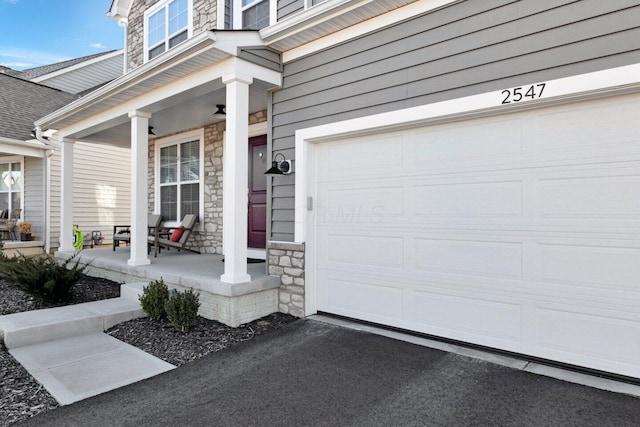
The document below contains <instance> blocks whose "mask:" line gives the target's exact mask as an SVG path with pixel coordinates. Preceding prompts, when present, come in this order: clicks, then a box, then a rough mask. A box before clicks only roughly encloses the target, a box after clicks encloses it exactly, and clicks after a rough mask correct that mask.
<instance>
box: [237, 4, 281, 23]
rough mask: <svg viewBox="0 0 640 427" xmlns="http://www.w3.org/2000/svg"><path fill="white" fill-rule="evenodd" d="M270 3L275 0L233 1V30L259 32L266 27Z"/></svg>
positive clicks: (269, 15) (269, 14)
mask: <svg viewBox="0 0 640 427" xmlns="http://www.w3.org/2000/svg"><path fill="white" fill-rule="evenodd" d="M270 1H275V0H234V4H233V10H234V25H233V27H234V28H242V29H243V30H260V29H262V28H265V27H268V26H269V23H270V17H271V5H270Z"/></svg>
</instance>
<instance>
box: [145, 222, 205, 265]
mask: <svg viewBox="0 0 640 427" xmlns="http://www.w3.org/2000/svg"><path fill="white" fill-rule="evenodd" d="M197 219H198V217H196V216H195V215H193V214H187V215H185V216H184V218H182V223H181V224H180V225H179V226H178V227H167V228H163V229H162V230H159V231H158V232H157V233H156V234H155V235H153V236H149V237H148V248H151V246H153V247H154V254H153V256H154V257H155V258H157V257H158V252H159V251H160V249H161V248H166V249H171V248H174V249H177V250H178V251H179V250H181V249H184V250H186V251H190V252H194V253H200V252H198V251H195V250H193V249H190V248H188V247H187V243H188V242H189V237H190V236H191V232H192V231H193V227H194V226H195V225H196V220H197ZM162 236H168V238H165V237H162Z"/></svg>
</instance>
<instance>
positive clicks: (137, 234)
mask: <svg viewBox="0 0 640 427" xmlns="http://www.w3.org/2000/svg"><path fill="white" fill-rule="evenodd" d="M129 118H130V119H131V244H130V245H129V247H130V250H131V254H130V258H129V260H128V261H127V264H129V265H132V266H136V265H148V264H151V260H149V256H148V254H147V234H148V233H147V225H148V224H147V211H148V210H149V207H148V200H149V188H148V179H149V175H148V172H149V160H148V156H149V135H148V133H149V119H150V118H151V114H150V113H147V112H144V111H139V110H134V111H131V112H129Z"/></svg>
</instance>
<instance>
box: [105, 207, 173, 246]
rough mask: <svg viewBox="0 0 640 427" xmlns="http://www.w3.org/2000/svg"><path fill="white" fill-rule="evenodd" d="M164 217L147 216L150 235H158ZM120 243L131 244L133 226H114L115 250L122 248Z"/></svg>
mask: <svg viewBox="0 0 640 427" xmlns="http://www.w3.org/2000/svg"><path fill="white" fill-rule="evenodd" d="M161 222H162V215H156V214H149V216H147V226H148V227H149V235H153V236H155V235H157V233H158V229H159V227H160V223H161ZM120 242H125V243H126V244H130V243H131V226H130V225H114V226H113V250H114V251H115V250H116V247H117V246H120Z"/></svg>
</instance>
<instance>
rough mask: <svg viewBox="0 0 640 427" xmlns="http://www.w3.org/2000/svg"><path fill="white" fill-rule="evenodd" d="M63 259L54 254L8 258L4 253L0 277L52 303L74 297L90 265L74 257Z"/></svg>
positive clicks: (0, 260)
mask: <svg viewBox="0 0 640 427" xmlns="http://www.w3.org/2000/svg"><path fill="white" fill-rule="evenodd" d="M76 256H77V254H76V255H74V256H73V257H71V258H69V259H68V260H66V261H64V262H62V263H61V262H59V261H57V260H55V259H53V258H50V257H46V256H45V257H28V256H25V255H22V254H20V255H18V256H16V257H14V258H8V257H6V256H5V255H4V254H3V255H2V256H0V277H2V278H4V279H6V280H8V281H9V282H12V283H15V284H16V285H18V287H20V288H21V289H22V290H24V291H26V292H28V293H30V294H32V295H34V296H36V297H39V298H41V299H43V300H45V301H49V302H61V301H70V300H71V299H73V286H74V285H75V284H76V283H78V281H79V280H80V279H81V278H82V276H83V273H84V271H85V269H86V268H87V267H88V266H89V264H87V265H84V266H80V265H79V261H80V260H77V261H76V262H75V264H73V265H72V266H71V267H70V265H71V264H72V261H73V259H74V258H75V257H76Z"/></svg>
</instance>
